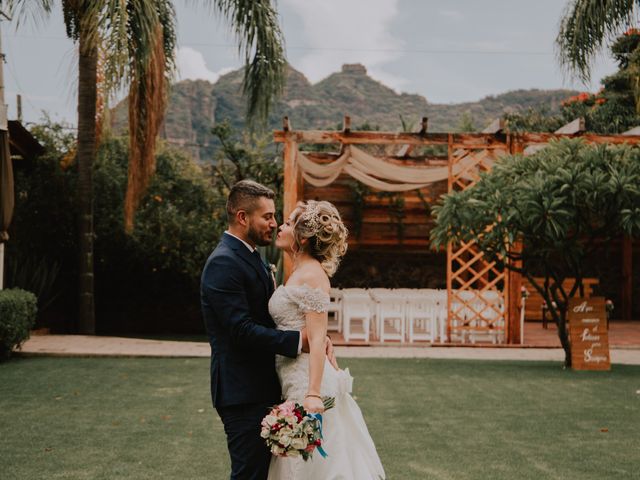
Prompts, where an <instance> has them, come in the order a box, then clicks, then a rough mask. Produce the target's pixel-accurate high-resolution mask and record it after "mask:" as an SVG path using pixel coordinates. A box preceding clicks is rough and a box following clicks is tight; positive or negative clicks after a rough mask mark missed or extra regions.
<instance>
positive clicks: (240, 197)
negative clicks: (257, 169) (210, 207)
mask: <svg viewBox="0 0 640 480" xmlns="http://www.w3.org/2000/svg"><path fill="white" fill-rule="evenodd" d="M261 197H264V198H268V199H270V200H273V199H275V198H276V194H275V193H274V191H273V190H271V189H270V188H268V187H265V186H264V185H262V184H260V183H258V182H254V181H253V180H240V181H239V182H238V183H236V184H235V185H234V186H233V187H231V191H230V192H229V197H227V219H228V220H229V223H235V220H236V213H238V211H239V210H244V211H245V212H247V213H251V212H252V211H253V210H254V209H255V207H256V203H257V201H258V199H259V198H261Z"/></svg>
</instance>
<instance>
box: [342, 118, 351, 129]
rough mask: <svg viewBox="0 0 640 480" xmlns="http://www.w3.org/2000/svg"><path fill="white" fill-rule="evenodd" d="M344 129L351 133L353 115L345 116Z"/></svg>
mask: <svg viewBox="0 0 640 480" xmlns="http://www.w3.org/2000/svg"><path fill="white" fill-rule="evenodd" d="M342 130H343V131H344V133H349V132H350V131H351V117H350V116H349V115H345V116H344V120H343V122H342Z"/></svg>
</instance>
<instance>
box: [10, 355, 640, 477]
mask: <svg viewBox="0 0 640 480" xmlns="http://www.w3.org/2000/svg"><path fill="white" fill-rule="evenodd" d="M341 363H342V364H343V365H342V366H343V367H349V368H350V370H351V373H352V375H353V376H354V377H355V383H354V396H355V397H356V398H357V401H358V403H359V404H360V406H361V408H362V410H363V412H364V415H365V418H366V419H367V423H368V425H369V429H370V432H371V435H372V436H373V438H374V441H375V443H376V446H377V448H378V452H379V454H380V457H381V459H382V462H383V464H384V466H385V469H386V471H387V475H388V478H390V479H462V480H464V479H514V478H517V479H552V478H553V479H557V478H561V479H564V480H570V479H581V480H585V479H602V478H607V479H631V478H640V474H639V473H638V471H639V470H638V461H639V459H638V445H640V429H638V419H639V418H640V395H639V394H638V392H637V391H638V389H640V367H631V366H614V368H613V370H612V371H611V372H606V373H602V372H571V371H563V370H562V369H561V368H560V367H559V365H558V364H551V363H524V362H522V363H518V362H470V361H452V360H447V361H445V360H427V359H421V360H406V359H405V360H390V359H375V360H369V359H344V360H342V362H341ZM0 432H1V435H0V452H1V458H2V467H1V468H2V475H1V476H2V478H3V479H7V480H9V479H20V480H22V479H45V478H46V479H65V480H67V479H73V480H75V479H92V480H94V479H109V480H111V479H136V480H138V479H224V478H228V475H229V461H228V458H227V450H226V444H225V438H224V433H223V429H222V424H221V422H220V420H219V419H218V417H217V415H216V414H215V412H214V411H213V409H212V407H211V403H210V399H209V392H208V360H206V359H133V358H121V359H99V358H80V359H71V358H17V359H15V360H12V361H10V362H8V363H4V364H0Z"/></svg>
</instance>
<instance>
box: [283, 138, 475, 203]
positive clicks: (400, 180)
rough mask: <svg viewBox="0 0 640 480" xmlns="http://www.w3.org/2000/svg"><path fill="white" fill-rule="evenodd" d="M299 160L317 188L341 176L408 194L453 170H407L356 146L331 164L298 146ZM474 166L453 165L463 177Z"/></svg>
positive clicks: (469, 161) (467, 161)
mask: <svg viewBox="0 0 640 480" xmlns="http://www.w3.org/2000/svg"><path fill="white" fill-rule="evenodd" d="M294 154H295V161H296V162H297V163H298V165H299V166H300V169H301V170H302V177H303V178H304V179H305V180H306V181H307V182H308V183H310V184H311V185H313V186H315V187H325V186H327V185H329V184H331V183H332V182H333V181H334V180H335V179H336V178H338V176H339V175H340V174H341V173H343V172H344V173H346V174H348V175H350V176H352V177H353V178H355V179H356V180H358V181H360V182H362V183H364V184H365V185H368V186H370V187H373V188H376V189H378V190H383V191H387V192H405V191H408V190H414V189H417V188H423V187H426V186H428V185H430V184H432V183H434V182H439V181H442V180H447V179H448V178H449V167H407V166H403V165H396V164H393V163H389V162H386V161H384V160H381V159H380V158H377V157H375V156H373V155H369V154H368V153H366V152H365V151H363V150H361V149H359V148H358V147H355V146H353V145H347V146H345V147H344V150H343V152H342V155H340V157H338V159H337V160H335V161H333V162H331V163H328V164H319V163H316V162H314V161H313V160H311V159H310V158H309V157H307V156H306V155H305V154H304V153H302V152H300V151H299V150H298V148H297V146H296V148H295V152H294ZM473 163H474V159H473V156H469V157H468V158H463V159H462V160H460V161H459V162H458V163H457V164H456V165H454V166H453V174H454V175H456V176H457V175H459V174H460V173H461V172H462V175H463V176H466V175H465V174H464V171H465V170H466V168H467V167H468V166H469V165H471V164H473Z"/></svg>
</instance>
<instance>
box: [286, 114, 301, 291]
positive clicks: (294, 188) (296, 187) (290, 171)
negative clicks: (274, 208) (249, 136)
mask: <svg viewBox="0 0 640 480" xmlns="http://www.w3.org/2000/svg"><path fill="white" fill-rule="evenodd" d="M283 130H284V132H285V135H286V139H285V142H284V152H283V156H284V199H283V200H284V201H283V204H284V205H283V210H284V211H283V216H284V219H286V218H288V216H289V214H290V213H291V212H292V211H293V209H294V208H295V206H296V204H297V203H298V201H299V200H300V199H301V196H302V181H301V176H300V170H299V168H298V164H297V163H296V152H297V151H298V146H297V144H296V142H295V141H294V140H292V137H291V134H292V132H291V125H290V123H289V118H288V117H284V120H283ZM284 219H283V220H284ZM292 269H293V265H292V263H291V259H290V258H289V257H288V256H287V255H285V256H284V280H285V282H286V280H287V278H289V275H290V274H291V271H292Z"/></svg>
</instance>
